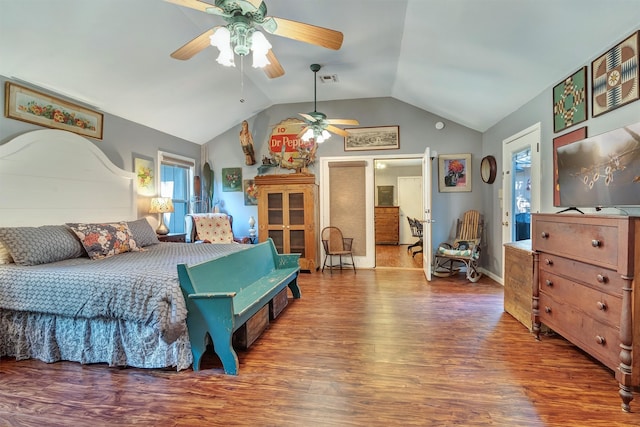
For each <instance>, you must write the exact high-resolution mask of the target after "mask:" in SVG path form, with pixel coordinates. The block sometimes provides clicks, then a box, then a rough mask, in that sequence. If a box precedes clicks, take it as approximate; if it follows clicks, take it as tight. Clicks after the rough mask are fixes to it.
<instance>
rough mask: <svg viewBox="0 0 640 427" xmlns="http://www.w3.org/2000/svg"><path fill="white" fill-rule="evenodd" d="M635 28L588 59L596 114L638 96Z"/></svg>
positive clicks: (636, 36) (637, 34)
mask: <svg viewBox="0 0 640 427" xmlns="http://www.w3.org/2000/svg"><path fill="white" fill-rule="evenodd" d="M639 34H640V31H636V32H635V33H633V34H632V35H630V36H629V37H627V38H626V39H625V40H623V41H622V42H620V43H619V44H618V45H616V46H614V47H612V48H611V49H609V51H607V52H605V53H604V54H603V55H601V56H600V57H599V58H597V59H596V60H594V61H593V62H592V63H591V111H592V116H593V117H596V116H599V115H601V114H604V113H608V112H609V111H611V110H614V109H616V108H618V107H621V106H623V105H625V104H628V103H630V102H633V101H635V100H637V99H638V96H639V92H638V84H639V82H638V65H639V64H638V50H639V45H638V43H639V38H640V36H639Z"/></svg>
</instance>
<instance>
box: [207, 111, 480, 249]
mask: <svg viewBox="0 0 640 427" xmlns="http://www.w3.org/2000/svg"><path fill="white" fill-rule="evenodd" d="M312 110H313V104H312V103H298V104H281V105H275V106H272V107H270V108H268V109H266V110H265V111H262V112H260V113H259V114H257V115H255V116H253V117H251V118H248V119H247V121H248V122H249V130H250V131H251V133H252V134H253V140H254V146H255V151H256V160H257V161H258V164H257V165H254V166H246V165H245V163H244V155H243V153H242V150H241V148H240V142H239V133H240V123H238V125H237V126H236V127H234V128H232V129H230V130H229V131H228V132H226V133H224V134H223V135H220V136H219V137H217V138H215V139H214V140H212V141H210V142H209V143H207V144H206V150H207V152H208V155H207V158H208V159H209V161H210V162H211V164H212V167H213V169H214V173H215V176H216V178H215V197H214V198H216V199H222V200H223V201H224V204H223V210H224V211H226V212H228V213H230V214H232V215H233V217H234V221H233V223H234V231H235V232H236V233H238V234H240V235H244V234H246V233H247V228H248V225H247V222H248V219H249V216H250V215H253V216H254V217H256V219H257V207H255V206H244V199H243V194H242V193H241V192H235V193H232V192H224V193H223V192H222V188H221V181H220V178H219V177H220V176H221V172H222V168H227V167H242V168H243V178H244V179H247V178H253V177H255V176H256V175H257V174H258V166H259V163H260V161H261V159H262V156H263V155H266V154H268V145H267V142H268V140H269V136H270V134H271V131H272V129H273V127H274V126H275V125H276V124H278V123H279V122H281V121H282V120H285V119H287V118H295V117H300V116H299V115H298V113H301V112H309V111H312ZM317 111H320V112H323V113H325V114H326V115H327V116H328V117H329V118H353V119H357V120H358V121H359V122H360V127H368V126H387V125H398V126H399V127H400V149H398V150H381V151H356V152H353V151H351V152H345V151H344V140H343V138H342V137H340V136H336V135H333V136H332V137H331V138H330V139H329V140H327V141H325V142H324V143H322V144H320V146H319V148H318V151H317V156H318V157H336V156H345V157H348V156H362V155H367V156H371V155H384V156H388V155H394V156H395V155H397V156H398V157H402V155H403V154H423V153H424V151H425V149H426V147H427V146H429V147H430V148H431V150H432V151H433V150H435V151H437V152H438V153H439V154H461V153H471V155H472V176H473V185H472V192H470V193H439V192H438V190H437V188H438V187H437V178H438V175H437V162H435V161H434V162H433V166H434V168H433V175H432V178H433V182H434V192H433V218H434V219H435V220H436V224H435V225H434V230H433V241H434V242H436V243H435V244H437V242H441V241H446V240H448V239H449V236H450V233H451V230H452V228H453V227H452V218H457V217H459V216H460V215H461V213H462V212H464V211H465V210H468V209H478V208H479V207H480V206H481V201H482V186H483V185H486V184H484V183H482V181H481V180H480V176H479V172H478V171H479V166H480V160H481V158H482V135H481V134H480V133H479V132H476V131H474V130H471V129H469V128H467V127H464V126H461V125H459V124H457V123H453V122H449V121H447V120H443V119H442V118H441V117H438V116H435V115H433V114H431V113H429V112H426V111H424V110H421V109H419V108H416V107H413V106H411V105H409V104H406V103H404V102H401V101H398V100H396V99H394V98H370V99H354V100H344V101H333V102H319V103H318V106H317ZM438 121H443V122H445V124H446V126H445V128H444V129H442V130H437V129H436V128H435V123H436V122H438ZM311 172H313V173H316V174H317V172H316V169H315V167H313V166H312V167H311ZM269 173H271V172H269ZM285 173H287V171H285Z"/></svg>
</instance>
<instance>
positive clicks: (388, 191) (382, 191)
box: [378, 185, 393, 206]
mask: <svg viewBox="0 0 640 427" xmlns="http://www.w3.org/2000/svg"><path fill="white" fill-rule="evenodd" d="M378 206H393V185H378Z"/></svg>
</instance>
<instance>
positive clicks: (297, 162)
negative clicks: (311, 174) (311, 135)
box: [269, 119, 316, 169]
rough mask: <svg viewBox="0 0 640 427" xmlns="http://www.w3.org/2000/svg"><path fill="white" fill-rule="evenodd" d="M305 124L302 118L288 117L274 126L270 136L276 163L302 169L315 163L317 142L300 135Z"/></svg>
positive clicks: (271, 149) (271, 151)
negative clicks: (304, 138) (303, 138)
mask: <svg viewBox="0 0 640 427" xmlns="http://www.w3.org/2000/svg"><path fill="white" fill-rule="evenodd" d="M304 126H305V122H303V121H302V120H300V119H286V120H283V121H281V122H280V123H278V124H277V125H275V126H274V127H273V131H272V132H271V136H270V137H269V153H270V155H271V158H272V162H273V163H274V164H278V165H280V167H283V168H286V169H302V168H306V167H307V166H308V165H309V164H310V163H313V161H314V160H315V155H316V143H315V140H313V139H311V140H310V141H308V142H305V141H303V140H302V139H300V138H299V137H298V134H299V133H300V131H301V130H302V128H303V127H304Z"/></svg>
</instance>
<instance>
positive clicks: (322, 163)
mask: <svg viewBox="0 0 640 427" xmlns="http://www.w3.org/2000/svg"><path fill="white" fill-rule="evenodd" d="M423 157H424V154H387V155H375V156H371V155H369V156H341V157H321V158H320V159H319V168H318V183H319V185H320V195H319V198H320V230H322V229H323V228H324V227H328V226H329V225H330V213H331V212H330V196H329V177H330V175H329V163H334V162H352V161H364V162H365V164H366V165H365V191H366V195H365V205H366V206H365V218H364V220H365V224H367V227H366V229H367V232H366V239H367V242H366V245H365V251H366V253H365V255H364V256H354V261H355V263H356V267H358V268H375V266H376V242H375V214H374V207H375V165H374V163H375V160H384V159H422V158H423ZM320 246H321V247H320V251H321V254H320V256H321V258H320V259H321V260H322V259H324V256H325V254H324V249H323V248H322V245H320Z"/></svg>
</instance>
